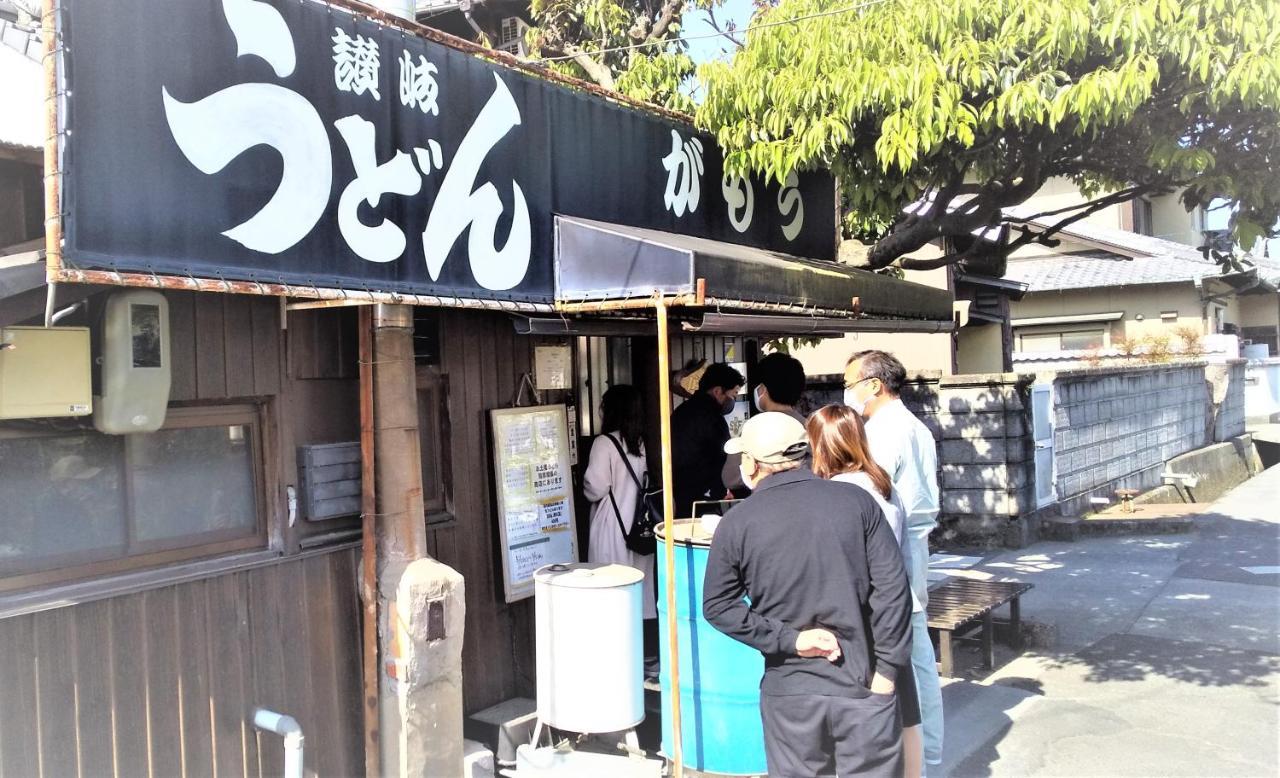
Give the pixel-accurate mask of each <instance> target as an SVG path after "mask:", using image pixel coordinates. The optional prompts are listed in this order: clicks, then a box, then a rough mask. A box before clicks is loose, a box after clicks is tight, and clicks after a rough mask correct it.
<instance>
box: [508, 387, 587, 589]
mask: <svg viewBox="0 0 1280 778" xmlns="http://www.w3.org/2000/svg"><path fill="white" fill-rule="evenodd" d="M489 414H490V417H491V421H492V425H491V426H492V429H493V469H494V483H495V484H496V486H497V489H496V491H497V495H498V525H499V529H500V532H499V537H500V539H501V542H502V573H503V592H504V594H505V596H506V601H507V602H515V601H517V600H522V599H524V598H526V597H531V596H532V595H533V573H534V571H535V570H537V569H538V568H540V567H542V566H543V565H550V564H555V563H557V562H563V563H570V562H576V561H578V541H577V538H578V533H577V526H576V519H575V517H574V513H573V475H572V472H573V471H572V469H571V467H572V466H571V464H570V449H569V428H568V415H567V411H566V409H565V406H563V405H537V406H533V407H530V408H506V409H503V410H496V411H490V412H489Z"/></svg>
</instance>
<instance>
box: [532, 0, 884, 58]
mask: <svg viewBox="0 0 1280 778" xmlns="http://www.w3.org/2000/svg"><path fill="white" fill-rule="evenodd" d="M888 2H892V0H866V2H862V3H857V4H855V5H850V6H846V7H844V8H833V9H831V10H830V11H819V12H817V13H811V14H805V15H804V16H796V17H792V18H790V19H780V20H778V21H776V22H764V23H761V24H752V25H749V26H747V27H744V28H743V29H741V30H728V31H726V32H711V33H707V34H705V35H680V36H676V37H674V38H661V39H658V40H652V41H643V42H641V43H632V44H630V45H627V46H611V47H609V48H606V49H595V50H593V51H584V52H582V54H586V55H588V56H595V55H597V54H611V53H613V52H615V51H632V50H634V49H644V48H648V47H649V46H663V45H666V44H668V43H675V42H677V41H697V40H705V39H707V38H724V37H728V36H730V35H737V34H743V35H746V34H749V33H752V32H755V31H756V30H763V29H765V28H766V27H782V26H783V25H787V24H796V23H798V22H803V21H808V20H809V19H818V18H821V17H823V16H836V15H838V14H845V13H850V12H851V11H861V10H862V9H863V8H870V7H871V6H873V5H883V4H884V3H888ZM579 56H581V55H579V54H565V55H563V56H559V57H541V58H539V59H534V60H530V62H531V63H534V64H542V63H548V62H568V61H570V60H574V59H577V58H578V57H579Z"/></svg>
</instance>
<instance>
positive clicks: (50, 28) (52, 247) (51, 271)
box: [40, 0, 62, 327]
mask: <svg viewBox="0 0 1280 778" xmlns="http://www.w3.org/2000/svg"><path fill="white" fill-rule="evenodd" d="M40 37H41V38H42V40H41V43H42V44H43V47H42V48H43V52H42V56H43V58H44V100H45V104H44V116H45V137H44V262H45V276H46V278H47V279H48V281H49V283H51V284H52V283H54V282H56V281H57V280H58V271H59V270H61V268H62V193H61V191H60V188H61V185H62V172H61V171H60V170H59V169H58V164H59V159H58V152H59V148H58V141H59V136H58V56H59V54H60V53H61V52H60V50H59V49H60V47H59V46H58V3H57V0H43V2H42V3H41V4H40ZM45 326H46V327H48V326H49V322H48V321H46V322H45Z"/></svg>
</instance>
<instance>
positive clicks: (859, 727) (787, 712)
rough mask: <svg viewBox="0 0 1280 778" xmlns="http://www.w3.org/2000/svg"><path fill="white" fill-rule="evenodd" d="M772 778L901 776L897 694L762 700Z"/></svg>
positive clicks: (803, 696) (762, 716)
mask: <svg viewBox="0 0 1280 778" xmlns="http://www.w3.org/2000/svg"><path fill="white" fill-rule="evenodd" d="M760 716H761V718H762V719H763V720H764V750H765V757H766V759H767V760H768V763H769V778H814V777H815V776H830V775H836V776H838V777H839V778H851V777H852V776H874V777H875V778H900V776H901V775H902V718H901V716H900V715H899V713H898V697H897V695H896V694H873V695H871V696H869V697H861V698H858V697H827V696H821V695H794V696H773V695H767V694H763V695H761V696H760Z"/></svg>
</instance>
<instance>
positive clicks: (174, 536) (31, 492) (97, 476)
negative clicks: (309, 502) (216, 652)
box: [0, 405, 266, 591]
mask: <svg viewBox="0 0 1280 778" xmlns="http://www.w3.org/2000/svg"><path fill="white" fill-rule="evenodd" d="M261 463H262V454H261V432H260V423H259V417H258V411H257V409H256V408H255V407H253V406H247V405H245V406H232V407H218V408H170V409H169V413H168V419H167V420H166V422H165V426H164V428H163V429H161V430H159V431H157V432H153V433H142V434H135V435H104V434H102V433H99V432H97V431H95V430H92V429H86V428H81V427H77V428H70V429H59V428H57V427H51V426H43V425H41V426H36V424H35V423H34V422H27V423H22V424H19V423H11V424H7V425H4V426H0V506H3V507H2V508H0V591H3V590H9V589H17V588H23V587H25V586H30V585H35V584H37V583H50V582H56V581H62V580H69V579H73V578H84V577H87V576H91V575H97V574H105V573H112V572H120V571H124V570H131V569H135V568H139V567H145V566H150V565H155V564H163V563H167V562H173V561H181V560H184V559H190V558H195V557H199V556H208V555H212V554H217V553H223V552H226V551H233V550H239V549H246V548H255V547H261V546H263V545H265V542H266V533H265V528H264V522H263V520H262V502H263V501H262V497H261V494H262V488H261V475H260V474H261V472H262V467H261Z"/></svg>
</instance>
